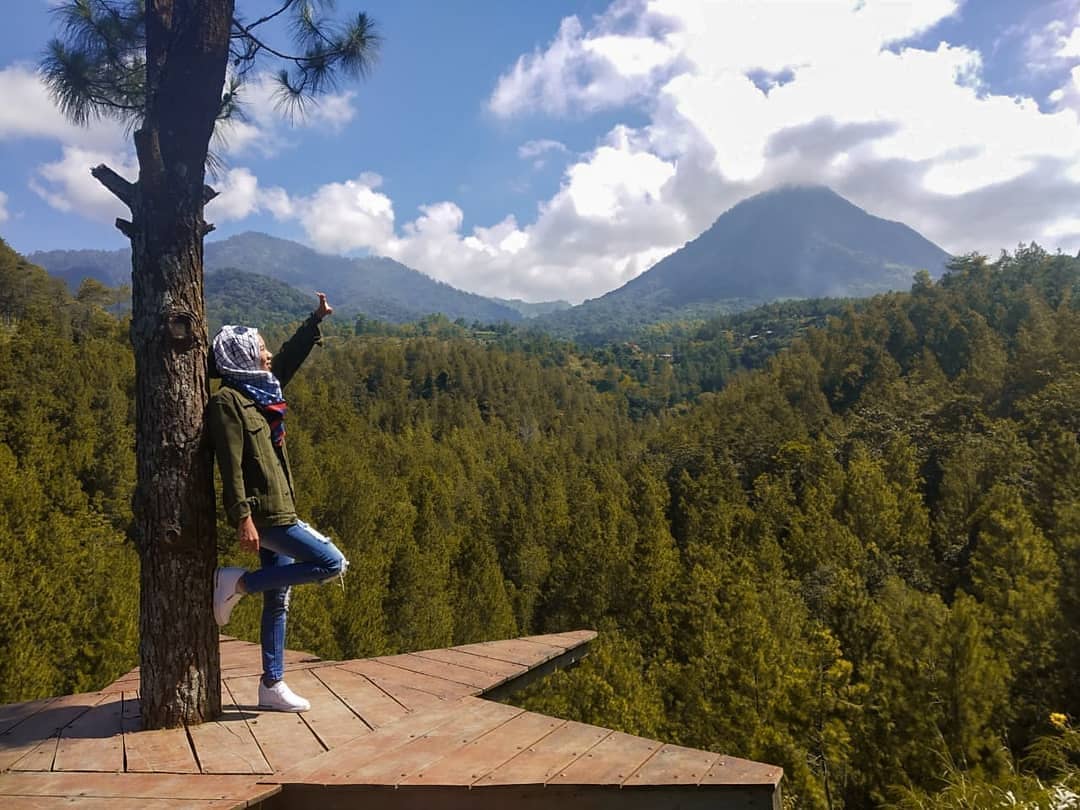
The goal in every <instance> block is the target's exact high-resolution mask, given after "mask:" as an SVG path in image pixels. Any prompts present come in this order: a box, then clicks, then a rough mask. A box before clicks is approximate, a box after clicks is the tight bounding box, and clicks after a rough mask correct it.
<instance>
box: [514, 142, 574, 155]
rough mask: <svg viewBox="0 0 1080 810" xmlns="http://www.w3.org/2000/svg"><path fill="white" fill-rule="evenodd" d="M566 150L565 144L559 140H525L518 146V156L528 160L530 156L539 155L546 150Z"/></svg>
mask: <svg viewBox="0 0 1080 810" xmlns="http://www.w3.org/2000/svg"><path fill="white" fill-rule="evenodd" d="M566 151H568V150H567V148H566V145H565V144H563V143H560V142H559V141H552V140H548V139H543V138H542V139H540V140H535V141H526V142H525V143H523V144H522V145H521V146H519V147H518V157H519V158H522V159H523V160H529V159H530V158H535V157H540V156H541V155H543V154H546V153H548V152H566Z"/></svg>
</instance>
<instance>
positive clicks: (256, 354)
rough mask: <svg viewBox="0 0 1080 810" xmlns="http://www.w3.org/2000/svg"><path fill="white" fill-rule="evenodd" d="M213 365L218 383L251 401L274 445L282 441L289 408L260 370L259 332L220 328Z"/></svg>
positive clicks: (277, 384)
mask: <svg viewBox="0 0 1080 810" xmlns="http://www.w3.org/2000/svg"><path fill="white" fill-rule="evenodd" d="M214 362H215V363H216V364H217V368H218V371H219V372H220V373H221V379H222V382H224V383H225V385H227V386H229V387H230V388H235V389H236V390H237V391H239V392H241V393H242V394H245V395H246V396H248V397H250V398H251V399H252V400H254V401H255V404H256V406H258V408H259V411H260V412H261V413H262V415H263V416H264V417H266V421H267V422H268V423H269V424H270V437H271V439H273V442H274V444H276V445H280V444H281V443H282V442H283V441H284V440H285V414H286V413H287V412H288V410H289V406H288V405H286V404H285V397H284V395H283V394H282V391H281V383H280V382H279V381H278V378H277V377H275V376H274V374H273V372H270V371H267V370H265V369H264V368H262V341H261V340H260V338H259V330H258V329H254V328H252V327H250V326H231V325H226V326H223V327H221V329H220V330H219V331H218V333H217V335H215V336H214Z"/></svg>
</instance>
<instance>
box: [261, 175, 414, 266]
mask: <svg viewBox="0 0 1080 810" xmlns="http://www.w3.org/2000/svg"><path fill="white" fill-rule="evenodd" d="M381 184H382V178H381V177H379V176H378V175H375V174H369V173H365V174H362V175H360V176H359V177H357V178H356V179H355V180H346V181H345V182H343V183H328V184H327V185H324V186H322V187H320V188H319V189H318V190H316V192H315V193H314V194H312V195H311V196H310V197H302V198H298V199H294V200H289V199H288V198H287V197H286V196H284V195H283V194H277V193H275V195H274V197H273V198H272V200H271V201H270V202H269V203H268V204H267V206H268V207H269V208H270V210H271V211H273V212H274V213H275V215H277V216H280V217H294V218H296V219H298V220H299V221H300V224H301V225H303V227H304V230H305V231H306V232H307V235H308V237H309V238H310V239H311V241H312V242H313V243H314V244H315V246H316V247H318V248H319V249H320V250H325V251H351V250H357V249H359V248H365V247H370V246H376V245H379V246H382V245H386V244H388V243H389V241H390V240H391V239H392V238H393V233H394V207H393V203H391V201H390V198H389V197H387V196H386V195H385V194H383V193H382V192H380V191H376V189H377V188H378V187H379V186H380V185H381Z"/></svg>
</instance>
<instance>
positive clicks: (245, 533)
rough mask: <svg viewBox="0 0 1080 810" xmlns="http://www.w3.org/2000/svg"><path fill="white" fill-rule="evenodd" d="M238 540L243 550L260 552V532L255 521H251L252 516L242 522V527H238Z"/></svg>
mask: <svg viewBox="0 0 1080 810" xmlns="http://www.w3.org/2000/svg"><path fill="white" fill-rule="evenodd" d="M236 539H237V540H239V541H240V547H241V548H245V549H247V550H248V551H253V552H258V550H259V530H258V529H256V528H255V521H254V520H252V519H251V515H248V516H247V517H246V518H244V519H243V520H241V521H240V525H239V526H237V527H236Z"/></svg>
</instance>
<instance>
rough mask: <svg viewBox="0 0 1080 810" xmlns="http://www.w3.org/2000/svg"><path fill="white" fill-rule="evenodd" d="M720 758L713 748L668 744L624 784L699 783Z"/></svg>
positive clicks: (627, 785)
mask: <svg viewBox="0 0 1080 810" xmlns="http://www.w3.org/2000/svg"><path fill="white" fill-rule="evenodd" d="M718 759H720V755H719V754H714V753H712V752H711V751H701V750H699V749H697V748H684V747H683V746H681V745H665V746H663V747H662V748H661V749H660V750H659V751H657V752H656V755H655V756H653V757H651V758H650V759H649V761H648V762H646V763H645V764H644V765H642V766H641V767H640V768H638V769H637V771H635V772H634V775H633V776H631V777H630V778H629V779H627V780H626V781H625V782H623V787H624V788H629V787H648V786H656V785H665V786H666V785H697V784H698V783H699V782H701V780H702V779H704V778H705V775H706V774H707V773H708V772H709V769H710V768H712V766H713V765H714V764H715V763H716V761H717V760H718Z"/></svg>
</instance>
